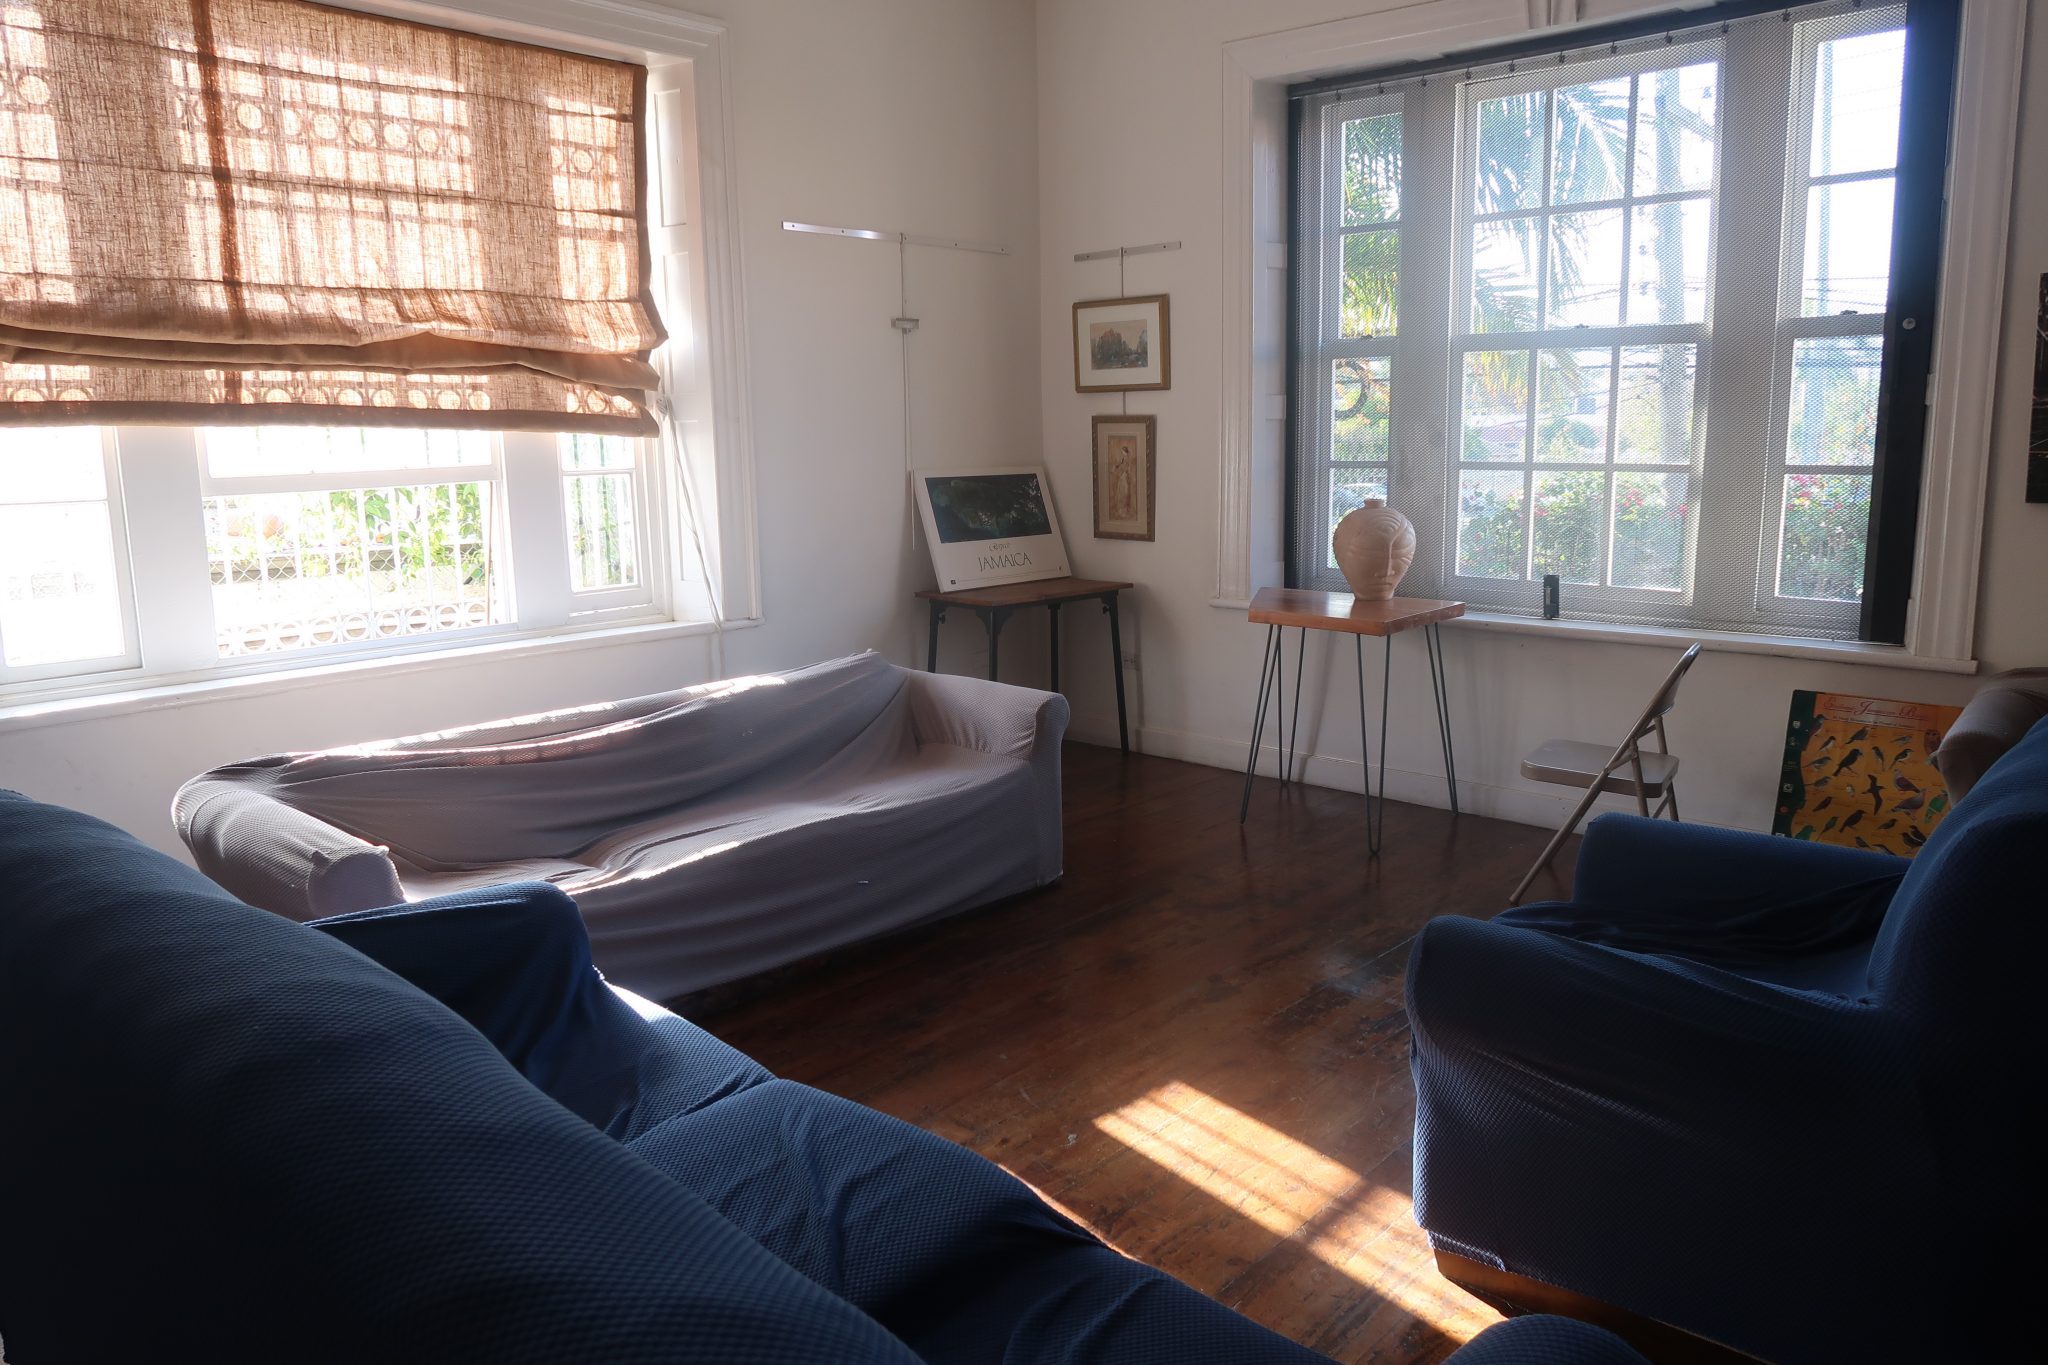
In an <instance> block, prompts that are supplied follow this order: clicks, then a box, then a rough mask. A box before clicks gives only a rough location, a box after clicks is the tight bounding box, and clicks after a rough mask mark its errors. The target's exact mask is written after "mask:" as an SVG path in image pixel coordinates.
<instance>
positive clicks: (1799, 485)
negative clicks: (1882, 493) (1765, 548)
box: [1778, 474, 1870, 602]
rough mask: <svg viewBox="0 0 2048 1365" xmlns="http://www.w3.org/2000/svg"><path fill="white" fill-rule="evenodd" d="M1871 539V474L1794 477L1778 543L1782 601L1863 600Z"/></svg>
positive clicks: (1787, 491) (1788, 478)
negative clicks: (1866, 542)
mask: <svg viewBox="0 0 2048 1365" xmlns="http://www.w3.org/2000/svg"><path fill="white" fill-rule="evenodd" d="M1869 533H1870V476H1869V475H1868V474H1788V475H1786V476H1785V491H1784V520H1783V522H1782V524H1781V531H1780V535H1779V540H1778V595H1779V596H1780V597H1816V598H1823V599H1826V600H1828V601H1833V602H1854V601H1857V600H1858V599H1860V598H1861V597H1862V596H1863V549H1864V539H1865V537H1867V536H1868V535H1869Z"/></svg>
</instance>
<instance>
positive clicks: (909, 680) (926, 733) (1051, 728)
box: [903, 668, 1068, 760]
mask: <svg viewBox="0 0 2048 1365" xmlns="http://www.w3.org/2000/svg"><path fill="white" fill-rule="evenodd" d="M903 675H904V679H905V687H906V689H907V690H908V691H909V693H910V724H911V729H912V730H913V732H914V733H915V734H916V736H917V742H918V743H920V744H953V745H958V746H959V747H960V748H963V749H979V750H980V751H982V752H983V753H990V754H998V755H1001V756H1002V757H1005V758H1021V759H1026V760H1029V759H1032V758H1034V757H1036V756H1037V755H1038V754H1040V753H1042V752H1043V751H1044V750H1045V749H1046V748H1048V747H1050V748H1051V749H1053V750H1054V751H1057V750H1058V748H1059V745H1060V741H1061V740H1062V739H1064V738H1065V737H1066V733H1067V717H1068V710H1067V699H1066V698H1065V697H1063V696H1061V695H1060V694H1059V693H1057V692H1040V691H1037V690H1036V689H1034V688H1029V687H1012V686H1011V685H1009V684H1008V683H998V682H990V681H988V680H987V679H985V678H963V677H960V676H958V675H957V674H952V673H920V672H918V671H916V670H915V669H908V668H906V669H904V670H903Z"/></svg>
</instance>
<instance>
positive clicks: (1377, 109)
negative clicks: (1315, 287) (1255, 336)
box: [1301, 91, 1408, 545]
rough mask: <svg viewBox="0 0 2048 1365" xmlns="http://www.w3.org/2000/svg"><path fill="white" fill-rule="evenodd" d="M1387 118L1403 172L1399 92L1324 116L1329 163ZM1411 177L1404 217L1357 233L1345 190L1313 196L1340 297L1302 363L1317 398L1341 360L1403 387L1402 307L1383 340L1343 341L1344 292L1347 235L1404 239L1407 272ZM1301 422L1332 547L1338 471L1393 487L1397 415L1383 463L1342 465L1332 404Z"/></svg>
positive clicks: (1321, 522)
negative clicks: (1369, 365) (1350, 126)
mask: <svg viewBox="0 0 2048 1365" xmlns="http://www.w3.org/2000/svg"><path fill="white" fill-rule="evenodd" d="M1388 114H1396V115H1400V116H1401V126H1402V146H1403V165H1404V166H1405V165H1406V164H1407V157H1406V146H1407V127H1408V119H1407V108H1406V103H1405V98H1404V96H1403V95H1402V93H1401V92H1400V91H1389V92H1388V93H1386V94H1374V95H1366V96H1363V97H1361V98H1357V99H1349V100H1343V101H1340V102H1338V103H1335V104H1332V105H1330V106H1329V107H1328V108H1326V109H1323V110H1322V111H1320V117H1321V118H1322V120H1323V124H1322V127H1321V128H1320V129H1319V130H1318V132H1319V141H1320V143H1321V146H1322V154H1323V158H1324V162H1325V164H1332V165H1334V164H1341V163H1340V158H1341V157H1342V155H1343V136H1344V125H1345V124H1346V123H1349V122H1351V121H1353V120H1355V119H1363V118H1381V117H1384V116H1386V115H1388ZM1406 179H1407V176H1406V173H1405V171H1404V173H1403V180H1404V184H1403V186H1402V195H1401V214H1400V215H1397V216H1396V217H1394V218H1391V219H1387V220H1385V221H1381V222H1374V223H1369V224H1361V225H1359V226H1357V227H1349V228H1347V227H1345V226H1344V195H1343V193H1342V190H1341V188H1340V189H1339V190H1338V192H1337V193H1334V194H1333V193H1330V192H1329V191H1330V187H1329V185H1327V184H1322V185H1318V186H1317V187H1316V189H1315V191H1314V195H1315V203H1316V206H1317V208H1318V211H1319V213H1320V215H1321V218H1322V224H1323V229H1322V240H1323V261H1322V263H1321V264H1322V272H1321V275H1320V278H1321V279H1323V280H1325V281H1328V282H1329V287H1330V288H1331V289H1332V290H1334V291H1336V293H1337V298H1336V299H1335V300H1334V301H1333V302H1332V303H1331V304H1330V306H1329V308H1328V313H1327V316H1329V317H1330V318H1331V319H1333V320H1334V322H1335V325H1333V326H1332V327H1330V328H1328V329H1326V330H1325V331H1323V332H1322V333H1321V335H1319V336H1318V337H1317V338H1316V343H1315V348H1314V354H1313V356H1311V357H1308V358H1307V359H1306V360H1305V363H1307V364H1311V365H1313V366H1314V367H1315V372H1316V376H1317V379H1316V383H1317V385H1318V387H1316V388H1315V392H1317V393H1318V394H1327V393H1329V392H1330V388H1331V385H1330V383H1328V382H1324V381H1325V379H1326V377H1329V376H1330V375H1331V371H1332V370H1333V368H1334V367H1335V365H1336V363H1337V362H1338V361H1340V360H1384V361H1385V362H1386V363H1387V375H1388V384H1389V391H1390V392H1391V391H1392V388H1393V386H1394V385H1395V384H1397V383H1398V378H1397V374H1398V372H1399V371H1400V370H1401V369H1402V368H1403V362H1402V359H1401V355H1400V315H1399V311H1398V307H1397V311H1396V315H1395V320H1394V331H1392V332H1390V333H1386V334H1384V335H1368V336H1359V337H1347V336H1344V335H1342V333H1343V324H1342V317H1343V300H1342V291H1343V288H1344V241H1345V238H1346V237H1347V236H1356V235H1359V234H1362V233H1368V232H1385V231H1392V232H1396V233H1399V234H1400V240H1399V247H1400V251H1401V253H1402V254H1401V257H1400V259H1401V261H1402V263H1403V266H1405V262H1406V253H1407V246H1408V242H1407V229H1406V227H1405V226H1404V224H1405V222H1406V218H1405V215H1406V212H1407V205H1408V191H1407V185H1406V184H1405V181H1406ZM1401 271H1402V267H1397V275H1396V279H1397V280H1399V279H1402V278H1405V273H1398V272H1401ZM1398 288H1399V286H1398V285H1397V292H1398ZM1301 418H1302V420H1303V421H1306V422H1310V423H1313V424H1314V430H1313V434H1312V439H1313V441H1314V448H1315V449H1316V450H1318V451H1321V452H1322V456H1321V458H1320V459H1319V460H1318V461H1317V475H1316V477H1317V487H1318V489H1319V490H1320V496H1318V498H1317V500H1316V504H1315V507H1316V512H1315V523H1316V525H1315V530H1314V542H1315V543H1316V544H1318V545H1328V544H1329V543H1330V532H1331V531H1332V529H1334V528H1333V527H1332V526H1331V523H1330V504H1331V502H1332V500H1333V499H1334V497H1335V492H1334V488H1333V483H1334V480H1335V477H1336V474H1337V471H1339V470H1346V469H1350V470H1376V471H1378V473H1379V477H1380V483H1381V485H1382V486H1385V485H1388V484H1390V483H1391V482H1392V479H1393V470H1394V454H1395V451H1394V438H1393V430H1394V428H1393V420H1394V419H1393V413H1392V411H1391V410H1390V411H1389V413H1388V418H1387V420H1388V441H1387V454H1386V457H1385V458H1384V459H1380V460H1338V459H1336V458H1335V449H1336V447H1335V443H1334V440H1333V429H1334V426H1335V420H1334V415H1333V414H1332V413H1331V412H1330V410H1329V405H1328V403H1327V401H1323V402H1318V403H1317V404H1316V406H1315V407H1314V408H1312V409H1311V410H1310V411H1308V412H1305V413H1302V414H1301Z"/></svg>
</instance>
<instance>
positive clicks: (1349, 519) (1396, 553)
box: [1330, 498, 1415, 602]
mask: <svg viewBox="0 0 2048 1365" xmlns="http://www.w3.org/2000/svg"><path fill="white" fill-rule="evenodd" d="M1330 550H1331V552H1332V553H1334V554H1335V555H1336V557H1337V568H1338V569H1339V571H1341V572H1342V573H1343V575H1344V581H1345V582H1346V583H1349V584H1350V585H1351V591H1352V593H1353V594H1355V595H1356V596H1357V598H1358V599H1359V600H1360V601H1361V602H1384V601H1386V600H1387V599H1388V598H1389V597H1392V596H1393V595H1394V587H1395V585H1396V584H1398V583H1399V582H1400V581H1401V575H1402V574H1404V573H1407V572H1408V566H1409V565H1410V564H1413V563H1414V562H1415V527H1414V525H1413V523H1411V522H1410V521H1409V520H1408V518H1406V517H1404V516H1402V515H1401V514H1400V513H1399V512H1396V511H1395V510H1394V509H1393V508H1391V507H1389V506H1387V504H1386V503H1385V502H1384V501H1383V500H1381V499H1379V498H1367V499H1366V500H1365V505H1364V506H1362V507H1360V508H1357V509H1356V510H1354V511H1352V512H1350V513H1347V514H1346V515H1345V517H1344V520H1342V521H1340V522H1338V523H1337V529H1336V530H1335V531H1333V532H1331V533H1330Z"/></svg>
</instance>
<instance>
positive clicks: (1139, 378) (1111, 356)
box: [1074, 294, 1173, 393]
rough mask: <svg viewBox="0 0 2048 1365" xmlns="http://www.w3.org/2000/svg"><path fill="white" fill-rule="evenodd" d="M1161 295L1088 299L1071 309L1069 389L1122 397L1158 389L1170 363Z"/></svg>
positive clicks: (1168, 380) (1169, 378)
mask: <svg viewBox="0 0 2048 1365" xmlns="http://www.w3.org/2000/svg"><path fill="white" fill-rule="evenodd" d="M1166 299H1167V296H1166V295H1164V294H1148V295H1146V296H1144V297H1142V298H1134V299H1090V300H1088V301H1087V302H1085V303H1077V304H1075V305H1074V389H1075V391H1076V392H1077V393H1124V392H1130V391H1134V390H1137V389H1164V388H1169V387H1171V385H1172V382H1173V364H1172V350H1171V345H1170V338H1169V336H1168V334H1167V329H1168V319H1167V312H1166Z"/></svg>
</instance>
